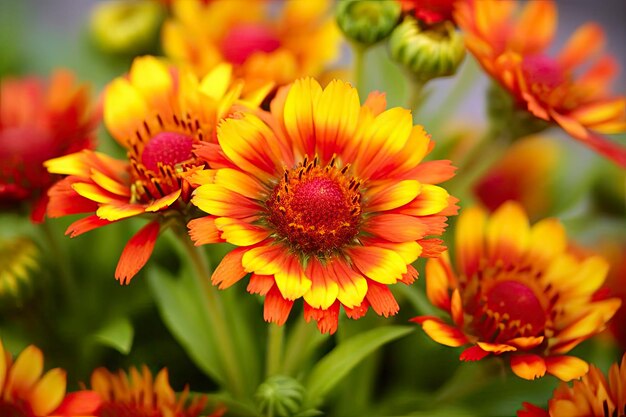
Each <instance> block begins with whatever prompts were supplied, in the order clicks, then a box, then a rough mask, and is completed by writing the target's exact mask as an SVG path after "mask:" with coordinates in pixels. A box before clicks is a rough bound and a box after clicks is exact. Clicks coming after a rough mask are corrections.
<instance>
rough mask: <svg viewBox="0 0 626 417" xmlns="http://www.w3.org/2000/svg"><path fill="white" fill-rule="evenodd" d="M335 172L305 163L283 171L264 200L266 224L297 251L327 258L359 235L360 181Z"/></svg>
mask: <svg viewBox="0 0 626 417" xmlns="http://www.w3.org/2000/svg"><path fill="white" fill-rule="evenodd" d="M347 170H348V166H346V167H344V168H343V169H341V170H340V169H338V168H337V167H335V166H334V158H333V160H332V161H331V162H330V163H329V164H328V165H327V166H325V167H319V166H318V165H317V158H315V160H314V161H311V162H309V161H307V158H305V160H304V162H303V163H302V164H300V165H299V166H298V167H296V168H295V169H293V170H290V171H286V172H285V175H284V177H283V178H282V179H281V181H280V182H279V183H278V185H276V187H275V188H274V191H273V192H272V195H271V196H270V198H269V200H268V201H267V208H268V221H269V222H270V223H271V224H272V225H273V226H274V228H275V229H276V233H277V234H278V235H279V236H280V237H281V238H283V239H285V240H287V241H288V242H289V243H290V244H291V245H292V246H294V247H295V248H296V249H298V250H299V251H301V252H303V253H305V254H309V255H316V256H320V255H324V254H327V255H330V254H332V253H333V252H336V251H337V250H339V249H340V248H341V247H343V246H344V245H346V244H348V243H350V242H351V241H352V240H353V239H354V237H355V236H356V235H357V234H358V232H359V227H358V226H359V221H360V218H361V194H360V192H359V185H360V184H361V182H360V181H359V180H356V179H354V178H351V177H347V176H346V175H345V174H346V172H347Z"/></svg>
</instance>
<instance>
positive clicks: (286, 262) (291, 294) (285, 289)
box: [274, 253, 311, 300]
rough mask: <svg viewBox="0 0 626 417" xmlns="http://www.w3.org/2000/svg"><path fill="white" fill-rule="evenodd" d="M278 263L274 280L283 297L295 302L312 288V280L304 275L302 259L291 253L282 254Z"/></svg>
mask: <svg viewBox="0 0 626 417" xmlns="http://www.w3.org/2000/svg"><path fill="white" fill-rule="evenodd" d="M278 263H279V268H278V271H276V272H275V273H274V279H275V280H276V286H277V287H278V289H279V290H280V293H281V294H282V295H283V297H285V298H286V299H288V300H295V299H296V298H300V297H302V296H303V295H304V294H306V293H307V292H308V291H309V289H310V288H311V279H310V278H309V277H307V276H306V274H305V273H304V271H303V269H302V265H301V264H300V259H298V257H297V256H295V255H293V254H290V253H282V254H281V255H280V259H279V260H278Z"/></svg>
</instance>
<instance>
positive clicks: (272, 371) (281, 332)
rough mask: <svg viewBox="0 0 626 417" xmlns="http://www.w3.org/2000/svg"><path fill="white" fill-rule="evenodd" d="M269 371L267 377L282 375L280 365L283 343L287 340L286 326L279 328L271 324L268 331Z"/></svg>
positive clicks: (267, 363)
mask: <svg viewBox="0 0 626 417" xmlns="http://www.w3.org/2000/svg"><path fill="white" fill-rule="evenodd" d="M267 333H268V335H267V362H266V365H267V370H266V374H267V375H266V376H267V377H268V378H269V377H270V376H272V375H276V374H278V373H280V365H281V361H282V359H283V343H284V339H285V325H282V326H279V325H278V324H276V323H270V324H269V326H268V329H267Z"/></svg>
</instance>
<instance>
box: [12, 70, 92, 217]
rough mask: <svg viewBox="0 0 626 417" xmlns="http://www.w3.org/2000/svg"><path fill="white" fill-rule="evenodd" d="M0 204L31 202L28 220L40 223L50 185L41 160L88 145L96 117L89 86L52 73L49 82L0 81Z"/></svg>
mask: <svg viewBox="0 0 626 417" xmlns="http://www.w3.org/2000/svg"><path fill="white" fill-rule="evenodd" d="M0 103H2V105H1V106H0V204H1V205H11V206H13V205H15V204H17V203H19V202H21V201H28V202H29V203H30V204H32V208H31V219H32V220H33V221H34V222H37V223H39V222H42V221H43V218H44V214H45V208H46V204H47V201H48V198H47V194H46V193H47V190H48V188H49V187H50V186H51V185H52V184H53V183H54V181H55V179H56V178H55V177H54V176H52V175H50V174H49V173H48V172H47V171H46V169H45V167H44V166H43V162H44V161H45V160H46V159H50V158H54V157H57V156H61V155H66V154H68V153H72V152H76V151H78V150H80V149H84V148H92V147H93V146H94V140H95V130H94V129H95V126H96V124H97V122H98V119H99V117H100V114H99V112H96V111H93V109H91V108H90V104H89V89H88V87H87V85H84V84H83V85H76V84H75V81H74V76H73V75H72V74H71V73H70V72H69V71H65V70H59V71H56V72H55V73H54V74H53V76H52V78H51V80H50V82H49V85H48V86H46V85H44V81H43V80H40V79H36V78H21V79H17V78H16V79H14V78H7V79H4V80H2V82H1V83H0Z"/></svg>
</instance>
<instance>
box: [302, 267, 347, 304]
mask: <svg viewBox="0 0 626 417" xmlns="http://www.w3.org/2000/svg"><path fill="white" fill-rule="evenodd" d="M306 275H307V276H308V277H309V278H310V279H311V288H310V289H309V291H307V292H306V293H304V301H305V302H306V303H308V304H309V305H310V306H311V307H313V308H320V309H322V310H326V309H327V308H329V307H330V306H331V305H332V304H333V303H334V302H335V301H336V300H337V295H338V294H339V285H338V284H337V277H336V276H335V270H334V268H332V267H331V266H329V265H328V264H326V265H322V264H321V263H320V262H319V261H318V260H317V259H316V258H310V259H309V263H308V265H307V268H306Z"/></svg>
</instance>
